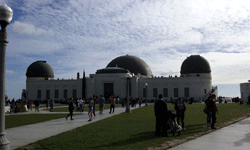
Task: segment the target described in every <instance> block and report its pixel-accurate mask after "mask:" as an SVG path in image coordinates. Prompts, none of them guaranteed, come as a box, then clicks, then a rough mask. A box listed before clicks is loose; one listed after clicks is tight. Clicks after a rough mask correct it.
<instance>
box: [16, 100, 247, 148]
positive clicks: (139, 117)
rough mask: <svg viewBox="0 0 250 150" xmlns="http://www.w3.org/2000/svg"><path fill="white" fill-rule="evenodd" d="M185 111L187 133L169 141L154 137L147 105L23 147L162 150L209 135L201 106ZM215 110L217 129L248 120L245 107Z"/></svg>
mask: <svg viewBox="0 0 250 150" xmlns="http://www.w3.org/2000/svg"><path fill="white" fill-rule="evenodd" d="M186 107H187V110H186V113H185V125H186V128H187V131H185V132H181V136H172V134H170V133H169V135H170V137H155V136H154V131H155V117H154V109H153V108H154V107H153V105H149V106H147V107H142V108H138V109H135V110H132V113H122V114H119V115H116V116H113V117H110V118H107V119H104V120H100V121H98V122H94V123H91V124H88V125H85V126H83V127H79V128H77V129H74V130H71V131H69V132H64V133H61V134H59V135H56V136H52V137H50V138H47V139H44V140H41V141H38V142H36V143H33V144H30V145H28V146H24V147H28V148H29V150H32V149H39V150H68V149H74V150H78V149H79V150H82V149H107V150H110V149H124V150H125V149H126V150H127V149H147V148H149V147H153V148H154V147H162V144H165V146H166V147H168V143H170V142H171V141H174V140H184V139H192V138H190V137H193V138H194V137H196V136H197V135H202V134H206V133H208V132H210V131H211V130H210V128H207V127H206V115H205V114H204V113H203V109H204V104H192V105H189V104H187V105H186ZM217 107H218V110H219V114H217V120H218V123H216V126H217V127H223V126H225V124H228V122H231V121H233V120H235V119H238V118H242V117H249V112H250V107H249V106H247V105H246V104H244V105H239V104H237V103H228V104H217ZM168 108H169V109H170V110H174V105H172V104H168ZM24 147H22V148H19V150H23V149H24Z"/></svg>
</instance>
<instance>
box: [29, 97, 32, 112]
mask: <svg viewBox="0 0 250 150" xmlns="http://www.w3.org/2000/svg"><path fill="white" fill-rule="evenodd" d="M29 105H30V110H31V111H32V105H33V100H31V99H30V100H29Z"/></svg>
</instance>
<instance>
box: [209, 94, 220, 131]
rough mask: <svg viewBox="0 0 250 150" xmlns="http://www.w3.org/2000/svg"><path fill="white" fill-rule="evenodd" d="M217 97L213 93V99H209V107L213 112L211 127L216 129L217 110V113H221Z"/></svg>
mask: <svg viewBox="0 0 250 150" xmlns="http://www.w3.org/2000/svg"><path fill="white" fill-rule="evenodd" d="M215 98H216V95H214V94H213V95H212V96H211V99H210V100H209V107H208V109H209V110H210V112H211V114H212V124H211V129H216V127H214V124H215V122H216V112H217V114H218V113H219V112H218V109H217V106H216V103H215V101H214V100H215Z"/></svg>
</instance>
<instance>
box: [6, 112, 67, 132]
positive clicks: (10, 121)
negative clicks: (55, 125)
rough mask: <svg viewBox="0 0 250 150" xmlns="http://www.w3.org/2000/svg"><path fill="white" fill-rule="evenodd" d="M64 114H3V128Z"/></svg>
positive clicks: (54, 117)
mask: <svg viewBox="0 0 250 150" xmlns="http://www.w3.org/2000/svg"><path fill="white" fill-rule="evenodd" d="M63 117H65V114H25V115H7V116H5V128H6V129H8V128H14V127H19V126H23V125H28V124H34V123H38V122H44V121H49V120H53V119H58V118H63Z"/></svg>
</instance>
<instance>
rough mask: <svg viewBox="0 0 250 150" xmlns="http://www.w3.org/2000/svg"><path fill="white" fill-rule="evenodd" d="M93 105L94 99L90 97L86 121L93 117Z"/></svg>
mask: <svg viewBox="0 0 250 150" xmlns="http://www.w3.org/2000/svg"><path fill="white" fill-rule="evenodd" d="M93 105H94V99H93V98H92V97H91V98H90V102H89V106H88V107H89V111H88V115H89V120H88V121H92V119H93Z"/></svg>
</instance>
